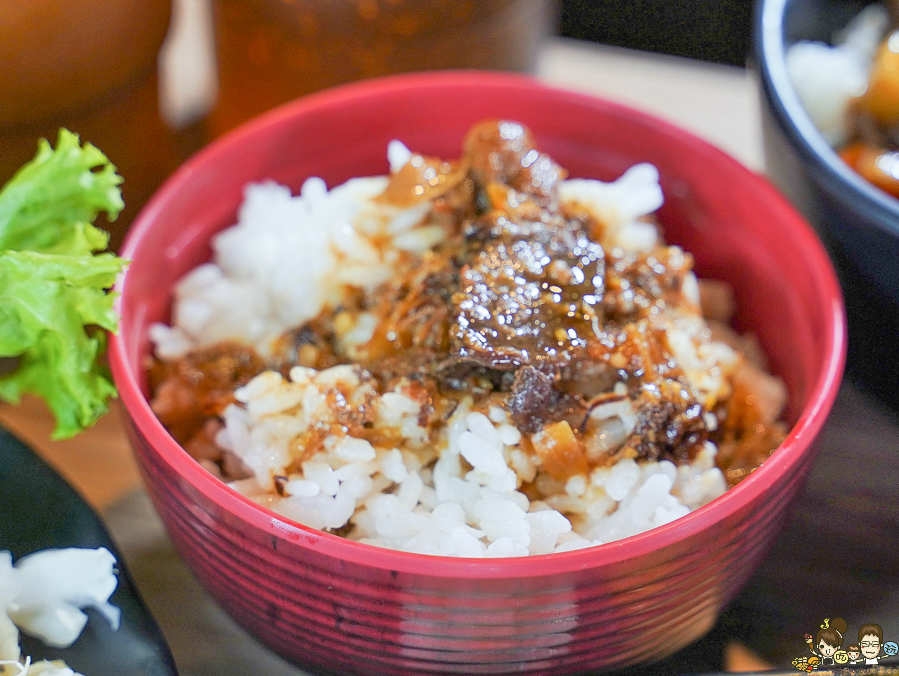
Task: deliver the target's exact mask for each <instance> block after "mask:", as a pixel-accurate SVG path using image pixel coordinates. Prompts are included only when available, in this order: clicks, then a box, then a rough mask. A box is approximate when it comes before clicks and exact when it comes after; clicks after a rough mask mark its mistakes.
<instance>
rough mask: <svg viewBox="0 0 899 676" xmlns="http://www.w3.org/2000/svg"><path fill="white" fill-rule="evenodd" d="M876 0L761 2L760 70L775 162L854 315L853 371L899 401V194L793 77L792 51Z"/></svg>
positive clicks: (771, 166)
mask: <svg viewBox="0 0 899 676" xmlns="http://www.w3.org/2000/svg"><path fill="white" fill-rule="evenodd" d="M867 4H870V3H869V2H863V1H861V2H860V1H852V0H844V1H839V0H761V1H760V2H759V3H758V5H757V7H756V18H755V32H754V38H753V50H754V54H753V56H754V64H753V65H754V67H755V68H756V70H757V73H758V79H759V84H760V89H761V94H762V97H761V98H762V131H763V139H764V144H765V166H766V169H767V171H768V174H769V176H770V177H771V179H772V180H773V181H774V182H775V183H776V184H777V185H778V186H779V187H780V189H781V190H782V191H783V192H784V193H785V194H786V195H787V197H788V198H790V200H792V201H793V203H794V204H795V205H796V206H797V207H798V208H799V209H800V210H801V211H802V212H803V213H804V215H805V216H806V218H808V219H809V221H810V222H811V223H812V224H813V225H814V226H815V227H816V228H817V229H818V231H819V233H820V234H821V237H822V239H823V240H824V241H825V243H826V245H827V246H828V249H829V251H830V253H831V257H832V258H833V260H834V263H835V266H836V268H837V272H838V274H839V276H840V282H841V283H842V285H843V293H844V295H845V300H846V312H847V315H848V319H849V354H848V361H847V376H848V377H849V378H851V379H853V380H855V381H856V382H858V383H859V384H861V385H863V386H865V387H867V388H868V389H871V390H873V391H874V392H875V393H876V394H878V395H880V396H881V398H883V399H884V400H886V401H887V402H888V403H890V404H891V405H893V406H894V407H899V387H897V386H899V200H896V199H895V198H893V197H891V196H889V195H887V194H886V193H884V192H882V191H880V190H878V189H877V188H875V187H874V186H872V185H871V184H870V183H868V182H867V181H865V180H864V179H862V178H861V177H859V176H858V175H857V174H856V173H855V172H853V171H852V170H851V169H850V168H849V167H848V166H847V165H846V164H844V163H843V162H842V160H840V158H839V156H838V155H837V154H836V152H835V151H834V150H833V149H832V148H831V147H830V146H829V145H828V144H827V141H825V139H824V137H823V136H822V135H821V134H820V132H818V130H817V128H815V125H814V124H813V123H812V121H811V118H809V116H808V114H807V113H806V111H805V109H804V108H803V106H802V104H801V103H800V101H799V97H798V96H797V94H796V92H795V90H794V89H793V85H792V83H791V82H790V79H789V76H788V75H787V69H786V62H785V58H784V57H785V55H786V51H787V49H788V48H789V47H790V45H792V44H793V43H794V42H797V41H799V40H819V41H823V42H829V41H830V38H831V35H832V34H833V33H834V31H836V30H839V29H840V28H842V27H844V26H845V25H846V23H848V22H849V20H850V19H851V18H852V17H853V16H855V15H856V14H857V13H858V12H859V11H860V10H861V9H862V8H863V7H865V5H867Z"/></svg>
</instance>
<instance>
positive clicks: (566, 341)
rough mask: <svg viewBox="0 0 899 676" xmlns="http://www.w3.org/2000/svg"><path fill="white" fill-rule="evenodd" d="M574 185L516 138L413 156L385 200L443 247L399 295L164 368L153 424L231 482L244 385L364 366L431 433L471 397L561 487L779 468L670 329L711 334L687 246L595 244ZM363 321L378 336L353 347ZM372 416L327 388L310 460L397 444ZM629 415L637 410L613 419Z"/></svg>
mask: <svg viewBox="0 0 899 676" xmlns="http://www.w3.org/2000/svg"><path fill="white" fill-rule="evenodd" d="M564 177H565V172H564V171H563V170H562V169H561V168H560V167H559V166H558V165H557V164H556V163H555V162H554V161H553V160H552V159H551V158H549V157H548V156H546V155H545V154H543V153H541V152H540V151H539V150H537V148H536V147H535V145H534V142H533V139H532V138H531V135H530V133H529V132H528V131H527V130H526V129H525V128H524V127H522V126H521V125H519V124H517V123H514V122H505V121H499V122H497V121H489V122H483V123H480V124H478V125H476V126H475V127H474V128H473V129H472V130H471V132H470V133H469V135H468V137H467V138H466V140H465V143H464V154H463V157H462V158H461V159H460V160H459V161H456V162H447V161H444V160H441V159H438V158H431V157H425V156H422V155H413V156H412V157H411V159H410V161H409V162H408V163H407V164H406V165H405V166H404V167H403V168H402V169H400V170H399V171H397V172H396V173H394V174H393V175H392V177H391V180H390V183H389V185H388V187H387V189H386V190H385V191H384V192H383V194H381V195H380V197H378V198H377V200H378V201H379V202H381V203H384V204H389V205H393V206H395V207H401V208H405V207H414V206H415V205H418V204H421V203H425V202H428V203H430V205H431V210H432V211H431V213H432V218H434V219H435V220H436V222H438V223H440V224H442V227H444V230H445V237H443V239H441V240H440V241H439V242H438V243H437V244H436V245H434V246H433V247H431V248H430V249H429V250H427V251H425V252H424V253H421V254H419V255H417V256H399V257H398V258H396V262H395V264H394V270H393V276H392V277H391V279H390V280H389V281H387V282H386V283H384V284H381V285H380V286H379V287H377V288H375V289H374V290H373V291H371V292H368V293H366V294H361V293H355V295H353V294H350V295H349V296H346V298H345V300H344V301H343V304H342V305H341V306H340V307H337V308H326V309H325V310H324V311H323V312H322V314H321V315H320V316H319V317H317V318H315V319H314V320H312V321H310V322H307V323H305V324H303V325H302V326H299V327H296V328H295V329H293V330H291V331H289V332H288V333H286V334H284V335H283V336H282V337H281V338H280V340H278V341H276V343H275V345H274V346H273V349H272V351H271V354H269V355H268V356H266V357H265V358H263V357H261V356H260V355H258V354H256V353H255V352H254V351H253V350H252V349H251V348H248V347H242V346H238V345H231V344H220V345H216V346H213V347H210V348H206V349H204V350H200V351H197V352H194V353H191V354H189V355H188V356H187V357H185V358H183V359H181V360H179V361H175V362H168V363H163V362H157V363H156V364H155V366H154V367H153V369H151V388H152V390H153V391H154V393H155V399H154V401H153V407H154V410H155V411H156V413H157V415H158V416H159V417H160V419H161V420H162V422H163V423H164V424H165V425H166V426H167V427H168V428H169V429H170V430H171V432H172V434H173V435H174V436H175V438H176V439H178V440H179V441H181V442H182V443H185V444H187V445H188V448H191V447H193V448H195V449H196V452H197V453H198V455H202V456H203V458H204V459H205V460H210V459H211V460H212V461H214V462H217V463H218V464H219V466H220V467H222V468H224V465H225V460H226V459H223V458H222V457H219V456H216V455H215V453H214V452H211V451H210V450H209V449H210V447H211V446H214V443H213V437H214V435H215V432H216V429H217V428H215V427H214V426H210V425H209V424H208V423H209V422H210V421H214V420H216V419H217V418H216V417H217V416H219V415H221V413H222V411H223V410H224V408H225V407H226V406H227V405H228V404H230V403H232V402H233V401H234V394H233V392H234V390H235V389H236V388H237V387H240V386H242V385H244V384H246V383H247V382H248V381H249V380H250V379H251V378H252V377H253V376H255V375H257V374H259V373H261V372H262V371H264V370H266V369H274V370H276V371H278V372H280V373H281V374H282V375H283V376H285V377H286V376H287V375H288V373H289V372H290V369H291V367H293V366H297V365H299V366H303V367H307V368H312V369H318V370H321V369H328V368H330V367H333V366H336V365H340V364H355V365H357V368H358V373H359V379H360V382H362V383H363V384H365V386H366V387H370V392H371V393H372V394H374V393H380V394H383V393H385V392H393V391H394V388H402V390H403V391H404V392H406V393H409V392H412V393H415V397H416V399H417V400H419V401H420V403H422V405H423V406H422V409H421V410H422V413H421V414H420V415H421V420H419V421H418V423H419V426H420V427H422V428H423V429H430V428H431V426H439V425H441V424H444V423H445V422H446V420H447V419H448V417H449V415H450V414H451V413H452V411H453V409H455V407H456V406H457V405H458V403H459V402H460V401H462V400H463V399H464V398H471V399H472V400H473V402H474V406H475V407H478V406H480V407H481V408H482V409H485V408H486V407H487V406H489V405H493V404H498V405H501V406H502V407H503V408H504V409H505V411H506V412H507V413H508V414H509V417H510V418H511V421H512V422H513V423H514V425H515V426H516V427H517V428H518V429H519V430H520V431H521V432H524V433H525V434H526V435H528V436H527V437H526V438H525V440H524V441H523V442H522V443H524V444H526V445H530V446H529V447H530V448H532V449H533V452H534V453H535V454H536V455H535V457H536V458H537V462H538V463H542V465H541V466H542V467H543V468H544V470H545V471H546V472H547V473H548V474H549V475H550V476H552V477H553V479H554V480H563V479H565V477H566V476H570V475H572V474H576V473H583V472H585V471H587V469H588V468H589V467H593V466H602V465H606V464H611V463H613V462H615V461H617V460H619V459H621V458H629V457H630V458H637V459H645V460H651V461H658V460H671V461H673V462H675V463H683V462H687V461H691V460H692V459H693V458H694V457H695V456H696V454H697V453H698V452H699V451H700V450H701V449H702V448H703V446H704V445H705V442H706V440H707V439H709V438H710V434H712V435H713V437H712V438H713V439H714V440H715V441H717V442H718V443H719V444H723V445H724V446H725V447H726V448H727V449H730V450H729V451H728V453H727V454H723V455H726V456H727V457H729V458H731V460H730V461H726V460H725V461H726V462H731V465H732V467H734V468H736V469H735V471H736V470H739V469H741V468H743V467H744V465H746V466H748V462H749V461H747V462H744V461H743V460H739V459H738V460H734V458H741V457H743V458H745V457H749V456H751V460H752V461H755V460H757V459H758V457H760V456H761V455H763V454H764V453H766V452H770V450H771V448H772V446H771V444H772V443H775V441H776V440H775V436H776V435H774V436H772V434H773V432H772V429H773V428H772V422H773V421H771V420H764V421H761V422H760V421H759V420H758V419H757V418H758V416H756V417H753V416H754V415H755V413H754V411H755V409H754V408H753V404H752V403H751V401H750V397H748V395H746V393H745V391H744V389H741V388H740V387H739V386H738V387H737V388H736V391H733V389H732V388H731V389H728V388H729V387H730V385H728V384H727V381H726V379H725V380H724V381H722V382H724V383H725V384H724V385H723V386H722V388H720V389H719V391H714V392H711V393H710V392H700V391H698V390H697V388H696V386H695V381H693V380H691V378H690V377H688V374H687V373H686V371H685V370H684V368H685V367H682V366H679V365H678V364H679V360H678V359H676V358H675V354H676V352H677V350H676V349H675V348H674V346H672V345H671V344H669V337H668V330H669V328H670V327H671V326H673V325H674V324H673V323H674V322H676V321H681V320H682V318H683V316H686V317H687V318H688V319H690V318H693V319H697V320H699V321H701V314H700V309H699V306H698V301H697V300H696V299H695V297H694V299H693V300H691V299H690V298H687V297H686V295H685V291H684V289H685V280H686V279H687V277H688V275H691V270H692V258H691V257H690V256H689V255H688V254H685V253H684V252H683V251H682V250H681V249H680V248H678V247H674V246H661V245H660V246H656V247H654V248H652V249H651V250H644V251H631V250H625V249H623V248H620V247H618V246H607V248H604V247H603V246H601V245H600V244H599V243H597V242H596V241H594V238H593V235H592V233H595V232H599V231H603V230H604V227H605V226H604V225H603V224H601V223H599V222H598V220H594V218H595V217H593V216H591V215H590V214H589V213H588V212H586V211H582V210H579V211H577V212H576V213H575V212H573V211H572V212H567V211H566V210H565V209H564V208H563V207H562V206H561V205H560V199H559V190H558V187H559V183H560V181H561V180H562V179H563V178H564ZM604 241H605V240H604ZM691 282H692V283H693V284H694V286H695V281H694V280H692V278H691ZM365 322H368V323H369V325H370V326H373V328H372V329H371V331H370V332H369V333H368V334H367V335H366V336H365V337H364V338H363V339H362V340H357V339H354V340H351V339H350V336H353V335H357V334H359V332H360V329H358V327H360V326H363V325H365ZM691 335H692V334H691ZM688 340H692V339H689V338H688ZM679 349H681V350H683V349H684V348H683V347H681V348H679ZM689 349H691V350H694V351H695V350H696V349H697V348H696V346H695V345H694V346H693V347H691V348H689ZM699 359H700V357H699V356H698V353H697V356H695V359H694V361H697V360H699ZM719 375H720V374H719ZM613 388H617V389H615V390H614V393H613ZM369 401H370V400H366V399H365V398H364V397H363V398H362V399H361V400H359V399H357V400H352V401H351V400H350V398H349V394H348V393H347V392H343V391H342V390H341V389H340V388H333V389H331V390H329V391H328V392H327V405H328V406H329V407H330V408H331V410H332V415H330V417H328V418H327V420H326V422H324V423H321V424H319V425H318V426H316V427H314V428H311V429H310V430H309V431H307V432H306V433H304V435H301V436H300V437H298V438H297V439H298V440H297V441H295V443H298V444H301V445H302V446H303V448H304V449H305V450H304V451H303V453H302V454H300V457H310V456H311V454H312V453H314V452H316V451H317V450H319V449H320V447H321V443H322V440H323V439H325V438H326V437H328V436H329V435H332V434H335V433H336V432H335V430H336V431H341V430H342V433H346V434H352V435H354V436H357V437H359V438H363V439H369V440H371V441H374V440H375V437H377V438H378V440H379V441H381V442H385V443H386V441H389V440H386V441H385V439H384V438H381V437H383V434H384V432H377V433H376V432H374V431H373V428H374V427H375V425H374V424H373V421H374V419H375V412H374V406H372V405H369V403H368V402H369ZM616 401H624V402H631V404H630V405H632V410H630V411H627V410H624V409H622V410H624V412H623V413H621V412H619V413H617V414H616V413H614V412H612V413H609V411H613V408H614V406H616V405H618V404H615V402H616ZM610 406H612V407H613V408H609V407H610ZM615 410H617V409H615ZM615 415H618V416H620V420H619V421H618V422H615V423H614V424H613V423H610V422H609V420H611V419H612V418H613V417H614V416H615ZM628 420H630V422H629V423H627V422H626V421H628ZM622 421H624V422H622ZM719 423H720V428H718V424H719ZM597 430H600V431H599V432H597ZM603 430H604V431H603ZM593 434H597V435H600V434H601V435H605V436H602V437H601V438H600V437H596V438H592V437H591V438H588V437H590V435H593ZM616 434H618V435H619V436H618V437H616V436H615V435H616ZM378 435H381V436H380V437H378ZM610 439H613V440H615V441H614V442H613V441H610ZM741 454H742V455H741ZM734 476H737V475H736V474H735V475H734Z"/></svg>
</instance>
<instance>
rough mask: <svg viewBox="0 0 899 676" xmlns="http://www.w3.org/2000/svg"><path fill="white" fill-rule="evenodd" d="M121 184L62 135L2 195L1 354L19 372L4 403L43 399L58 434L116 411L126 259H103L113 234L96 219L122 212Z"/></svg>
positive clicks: (5, 387)
mask: <svg viewBox="0 0 899 676" xmlns="http://www.w3.org/2000/svg"><path fill="white" fill-rule="evenodd" d="M120 183H121V178H120V177H119V176H118V175H117V174H116V173H115V167H114V166H112V164H110V162H109V160H108V159H106V157H105V156H104V155H103V153H101V152H100V151H99V150H97V149H96V148H95V147H93V146H92V145H90V144H84V146H81V145H80V143H79V140H78V136H77V135H75V134H72V133H71V132H68V131H66V130H61V131H60V135H59V141H58V143H57V147H56V150H53V149H52V148H51V147H50V145H49V144H48V143H47V142H46V141H41V143H40V146H39V150H38V154H37V156H36V157H35V159H34V160H33V161H31V162H30V163H28V164H27V165H25V166H24V167H23V168H22V169H21V170H20V171H19V172H18V173H17V174H16V175H15V176H14V177H13V178H12V179H11V180H10V182H9V183H7V184H6V186H4V187H3V189H2V190H0V357H15V358H17V361H18V365H17V368H16V369H15V370H14V371H13V372H12V373H10V374H8V375H5V376H3V377H2V378H0V399H4V400H6V401H9V402H12V403H18V402H19V400H20V398H21V396H22V395H23V394H26V393H31V394H36V395H38V396H40V397H42V398H43V399H44V400H45V401H46V402H47V404H48V405H49V407H50V409H51V410H52V411H53V414H54V415H55V417H56V423H57V427H56V430H55V431H54V433H53V437H54V438H57V439H59V438H66V437H70V436H73V435H74V434H76V433H78V432H79V431H81V430H82V429H84V428H85V427H88V426H90V425H92V424H93V423H94V422H96V420H97V419H98V418H99V417H100V416H102V415H103V414H104V413H106V411H107V410H108V404H107V402H108V400H109V398H110V397H113V396H115V394H116V391H115V387H114V386H113V384H112V381H111V380H110V378H109V374H108V370H107V368H106V367H105V365H104V362H103V360H102V357H103V354H104V352H105V348H106V336H105V334H104V333H103V331H102V329H106V330H107V331H115V330H116V329H117V326H118V317H117V315H116V313H115V311H114V310H113V300H114V294H112V293H110V292H109V289H110V288H111V287H112V285H113V284H114V283H115V279H116V276H117V275H118V273H119V272H120V271H121V270H122V268H123V266H124V264H125V262H124V261H123V260H122V259H120V258H118V257H117V256H115V255H113V254H110V253H104V254H94V253H93V252H95V251H99V250H101V249H104V248H105V247H106V244H107V241H108V235H107V234H106V233H105V232H104V231H102V230H100V229H99V228H96V227H94V226H93V225H91V223H90V222H89V221H92V220H93V219H94V218H96V216H97V214H98V213H99V211H101V210H105V211H107V213H108V214H109V216H110V218H114V217H115V216H117V215H118V213H119V211H120V210H121V208H122V206H123V204H122V198H121V194H120V190H119V187H118V186H119V184H120Z"/></svg>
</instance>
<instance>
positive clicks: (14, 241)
mask: <svg viewBox="0 0 899 676" xmlns="http://www.w3.org/2000/svg"><path fill="white" fill-rule="evenodd" d="M121 182H122V178H121V176H119V175H118V174H117V173H116V169H115V167H114V166H113V165H112V164H111V163H110V161H109V160H108V159H107V158H106V156H105V155H104V154H103V153H102V152H100V151H99V150H97V149H96V148H95V147H94V146H92V145H91V144H90V143H85V144H84V145H83V146H82V145H81V144H80V143H79V140H78V135H77V134H73V133H72V132H70V131H68V130H66V129H61V130H60V131H59V139H58V140H57V142H56V149H55V150H54V149H53V148H51V147H50V144H49V143H48V142H47V141H46V139H41V141H40V142H39V143H38V153H37V155H36V156H35V158H34V159H33V160H32V161H31V162H29V163H28V164H26V165H25V166H24V167H22V168H21V169H20V170H19V171H18V172H17V173H16V175H15V176H13V177H12V179H10V181H9V183H7V184H6V185H5V186H4V187H3V189H2V191H0V251H2V250H7V249H12V250H14V251H41V252H44V253H59V254H73V255H78V254H87V253H90V252H92V251H100V250H102V249H105V248H106V244H107V242H108V240H109V236H108V235H107V234H106V233H105V232H104V231H103V230H100V229H99V228H96V227H94V226H93V225H91V223H92V222H93V221H94V219H95V218H96V217H97V214H99V213H100V212H101V211H105V212H106V213H107V214H108V217H109V220H115V218H116V217H117V216H118V214H119V212H120V211H121V210H122V207H124V202H122V193H121V190H120V189H119V185H120V184H121Z"/></svg>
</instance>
